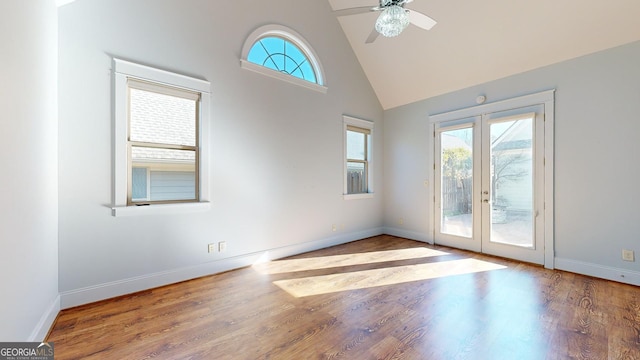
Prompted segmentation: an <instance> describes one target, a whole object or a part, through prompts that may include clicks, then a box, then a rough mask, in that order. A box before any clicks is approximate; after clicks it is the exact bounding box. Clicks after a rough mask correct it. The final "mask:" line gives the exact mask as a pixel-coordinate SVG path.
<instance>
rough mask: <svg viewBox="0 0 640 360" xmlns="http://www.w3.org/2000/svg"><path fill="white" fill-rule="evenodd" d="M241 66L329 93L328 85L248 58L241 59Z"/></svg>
mask: <svg viewBox="0 0 640 360" xmlns="http://www.w3.org/2000/svg"><path fill="white" fill-rule="evenodd" d="M240 67H242V68H243V69H247V70H251V71H254V72H257V73H259V74H262V75H266V76H270V77H272V78H276V79H279V80H282V81H286V82H288V83H291V84H295V85H299V86H302V87H305V88H307V89H311V90H315V91H317V92H320V93H323V94H326V93H327V90H328V89H327V87H326V86H323V85H319V84H316V83H312V82H310V81H307V80H302V79H300V78H297V77H295V76H292V75H289V74H284V73H281V72H278V71H275V70H271V69H269V68H267V67H264V66H260V65H257V64H254V63H252V62H249V61H247V60H244V59H241V60H240Z"/></svg>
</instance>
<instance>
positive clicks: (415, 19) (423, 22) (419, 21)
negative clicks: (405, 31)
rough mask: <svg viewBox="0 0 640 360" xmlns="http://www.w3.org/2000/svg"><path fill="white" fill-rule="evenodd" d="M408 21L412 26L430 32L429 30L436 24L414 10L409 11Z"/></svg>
mask: <svg viewBox="0 0 640 360" xmlns="http://www.w3.org/2000/svg"><path fill="white" fill-rule="evenodd" d="M409 21H411V23H412V24H413V25H415V26H417V27H419V28H423V29H425V30H431V28H432V27H434V26H435V25H436V24H437V23H438V22H437V21H435V20H433V19H432V18H430V17H428V16H427V15H425V14H423V13H421V12H419V11H415V10H409Z"/></svg>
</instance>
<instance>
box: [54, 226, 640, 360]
mask: <svg viewBox="0 0 640 360" xmlns="http://www.w3.org/2000/svg"><path fill="white" fill-rule="evenodd" d="M47 341H53V342H54V343H55V350H56V359H63V360H64V359H234V360H235V359H357V360H358V359H363V360H368V359H421V360H422V359H447V360H448V359H482V360H484V359H536V360H537V359H553V360H555V359H640V289H638V288H637V287H635V286H630V285H624V284H620V283H615V282H610V281H605V280H601V279H595V278H591V277H587V276H582V275H577V274H571V273H567V272H562V271H551V270H546V269H543V268H541V267H538V266H533V265H529V264H523V263H519V262H516V261H511V260H507V259H502V258H495V257H491V256H485V255H482V254H476V253H470V252H466V251H462V250H457V249H451V248H446V247H441V246H431V245H426V244H423V243H419V242H415V241H411V240H406V239H402V238H398V237H393V236H386V235H384V236H377V237H373V238H369V239H365V240H361V241H356V242H352V243H348V244H344V245H340V246H335V247H331V248H328V249H323V250H319V251H314V252H310V253H306V254H301V255H298V256H293V257H290V258H287V259H283V260H279V261H274V262H271V263H266V264H260V265H257V266H255V267H247V268H243V269H239V270H235V271H230V272H226V273H222V274H217V275H213V276H208V277H203V278H199V279H194V280H191V281H186V282H182V283H178V284H174V285H169V286H165V287H160V288H156V289H151V290H147V291H142V292H139V293H136V294H131V295H127V296H122V297H119V298H115V299H111V300H107V301H102V302H98V303H95V304H89V305H84V306H80V307H77V308H73V309H68V310H64V311H62V312H61V313H60V315H59V317H58V319H57V320H56V322H55V324H54V326H53V328H52V331H51V333H50V335H49V336H48V338H47Z"/></svg>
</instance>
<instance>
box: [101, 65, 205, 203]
mask: <svg viewBox="0 0 640 360" xmlns="http://www.w3.org/2000/svg"><path fill="white" fill-rule="evenodd" d="M113 64H114V77H115V79H114V80H115V81H114V114H115V115H114V117H115V121H114V135H115V136H114V163H113V172H114V174H113V179H114V182H113V206H112V210H113V212H112V214H113V215H114V216H133V215H145V214H167V213H174V212H191V211H203V210H207V209H209V155H208V152H209V151H208V149H209V144H208V143H209V135H208V133H209V107H210V106H211V101H210V95H211V94H210V87H211V84H210V83H209V82H208V81H206V80H202V79H197V78H194V77H190V76H185V75H181V74H177V73H173V72H170V71H165V70H161V69H156V68H152V67H148V66H144V65H140V64H135V63H132V62H128V61H124V60H120V59H113ZM160 204H161V205H160ZM136 205H151V206H136Z"/></svg>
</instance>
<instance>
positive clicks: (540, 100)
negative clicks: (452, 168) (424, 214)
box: [427, 89, 555, 269]
mask: <svg viewBox="0 0 640 360" xmlns="http://www.w3.org/2000/svg"><path fill="white" fill-rule="evenodd" d="M554 97H555V89H552V90H547V91H542V92H538V93H534V94H530V95H524V96H520V97H516V98H511V99H507V100H502V101H497V102H493V103H487V104H482V105H478V106H472V107H469V108H464V109H460V110H454V111H450V112H445V113H439V114H434V115H429V123H430V131H431V135H432V136H433V137H432V139H433V143H432V144H433V145H434V146H431V147H430V152H431V154H428V155H427V156H429V155H430V157H429V158H430V159H431V160H430V161H431V162H433V160H434V159H435V128H436V125H435V124H436V123H442V122H449V121H455V120H461V119H465V118H471V117H476V116H483V115H485V114H490V113H495V112H501V111H506V110H511V109H516V108H522V107H527V106H533V105H544V160H543V168H544V207H543V211H544V218H545V222H544V247H545V249H544V267H545V268H547V269H553V268H554V257H555V252H554V241H555V239H554V219H555V218H554V196H553V194H554V156H553V154H554V113H555V107H554V106H555V100H554ZM429 172H430V174H429V178H430V179H431V181H430V184H431V186H430V191H431V198H432V199H433V201H431V214H430V216H429V218H430V219H429V224H430V227H431V229H432V231H433V234H434V238H435V214H436V210H437V209H436V208H435V199H436V196H437V194H436V193H435V163H434V165H433V166H430V167H429Z"/></svg>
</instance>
